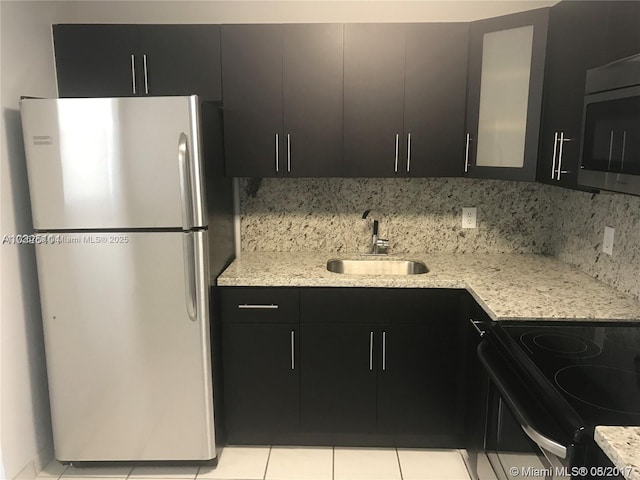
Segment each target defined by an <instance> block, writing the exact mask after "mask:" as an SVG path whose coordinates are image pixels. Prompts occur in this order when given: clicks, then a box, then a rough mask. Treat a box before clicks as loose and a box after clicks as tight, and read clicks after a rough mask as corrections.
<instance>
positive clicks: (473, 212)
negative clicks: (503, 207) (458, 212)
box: [462, 207, 478, 228]
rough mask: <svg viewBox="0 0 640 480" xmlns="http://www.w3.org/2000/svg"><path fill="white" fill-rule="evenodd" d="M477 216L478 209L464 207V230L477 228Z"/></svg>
mask: <svg viewBox="0 0 640 480" xmlns="http://www.w3.org/2000/svg"><path fill="white" fill-rule="evenodd" d="M477 214H478V210H477V208H476V207H462V228H476V226H477Z"/></svg>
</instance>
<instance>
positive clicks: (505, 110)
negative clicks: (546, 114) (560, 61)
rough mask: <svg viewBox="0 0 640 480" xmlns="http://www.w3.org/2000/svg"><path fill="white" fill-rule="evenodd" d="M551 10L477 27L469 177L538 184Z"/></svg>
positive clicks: (469, 125)
mask: <svg viewBox="0 0 640 480" xmlns="http://www.w3.org/2000/svg"><path fill="white" fill-rule="evenodd" d="M548 13H549V12H548V9H540V10H532V11H528V12H522V13H516V14H513V15H507V16H504V17H497V18H491V19H486V20H480V21H477V22H473V23H472V24H471V30H470V43H469V83H468V91H467V139H466V148H465V174H466V175H468V176H471V177H480V178H497V179H506V180H529V181H533V180H535V178H536V165H537V155H538V135H539V129H540V116H541V110H542V83H543V76H544V63H545V49H546V40H547V23H548Z"/></svg>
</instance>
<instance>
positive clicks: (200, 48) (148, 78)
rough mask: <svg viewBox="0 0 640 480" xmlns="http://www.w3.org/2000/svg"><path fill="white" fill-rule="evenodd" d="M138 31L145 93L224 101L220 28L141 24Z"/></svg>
mask: <svg viewBox="0 0 640 480" xmlns="http://www.w3.org/2000/svg"><path fill="white" fill-rule="evenodd" d="M136 32H137V34H138V37H139V48H138V50H137V53H138V56H137V59H138V61H139V64H138V68H141V69H142V72H141V73H142V75H143V76H142V84H141V85H140V88H141V90H142V91H143V92H144V94H146V95H194V94H195V95H198V96H200V97H201V99H203V100H216V101H220V100H222V89H221V78H220V76H221V72H220V26H219V25H138V26H136Z"/></svg>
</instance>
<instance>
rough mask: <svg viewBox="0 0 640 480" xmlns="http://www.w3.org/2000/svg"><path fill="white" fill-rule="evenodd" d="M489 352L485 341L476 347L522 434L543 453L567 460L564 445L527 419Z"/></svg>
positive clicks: (489, 348)
mask: <svg viewBox="0 0 640 480" xmlns="http://www.w3.org/2000/svg"><path fill="white" fill-rule="evenodd" d="M490 350H491V347H490V346H489V344H488V343H487V341H486V340H485V341H484V342H482V343H481V344H480V345H478V357H479V358H480V361H481V362H482V364H483V365H484V368H485V370H486V371H487V373H488V374H489V377H491V380H493V383H494V384H495V386H496V388H497V389H498V391H499V392H500V396H501V397H502V399H503V401H504V402H505V403H506V404H507V406H508V407H509V409H510V410H511V412H512V413H513V415H514V417H515V418H516V420H517V421H518V423H519V424H520V427H521V428H522V430H523V431H524V433H525V434H526V435H527V436H528V437H529V438H530V439H531V440H532V441H533V442H534V443H535V444H536V445H538V446H539V447H540V448H541V449H542V450H543V451H545V452H549V453H551V454H552V455H555V456H556V457H559V458H563V459H564V458H567V448H566V447H565V446H564V445H562V444H561V443H559V442H557V441H555V440H553V439H552V438H549V437H548V436H546V435H544V434H543V433H541V432H539V431H538V430H537V429H536V428H535V427H534V426H533V422H531V421H530V419H529V418H528V416H527V414H526V413H525V411H524V408H522V405H521V404H520V402H519V401H518V400H517V396H516V395H515V393H514V392H513V391H512V390H511V389H510V388H509V386H508V385H507V382H506V381H505V378H504V377H505V375H504V372H501V371H500V370H501V368H500V367H499V365H497V362H496V361H495V359H494V358H492V357H493V355H491V352H490Z"/></svg>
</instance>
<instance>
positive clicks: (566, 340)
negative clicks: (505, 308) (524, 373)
mask: <svg viewBox="0 0 640 480" xmlns="http://www.w3.org/2000/svg"><path fill="white" fill-rule="evenodd" d="M520 341H521V342H522V344H523V345H525V346H526V347H527V348H529V350H531V351H532V352H533V351H535V350H537V349H542V351H544V352H545V353H546V354H551V355H555V356H563V357H572V358H577V357H579V358H590V357H595V356H597V355H600V352H601V351H602V348H601V347H600V346H599V345H597V344H595V343H594V342H593V341H591V340H589V339H588V338H584V337H580V336H578V335H566V334H562V333H555V332H535V331H532V332H526V333H523V334H522V335H521V336H520Z"/></svg>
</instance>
